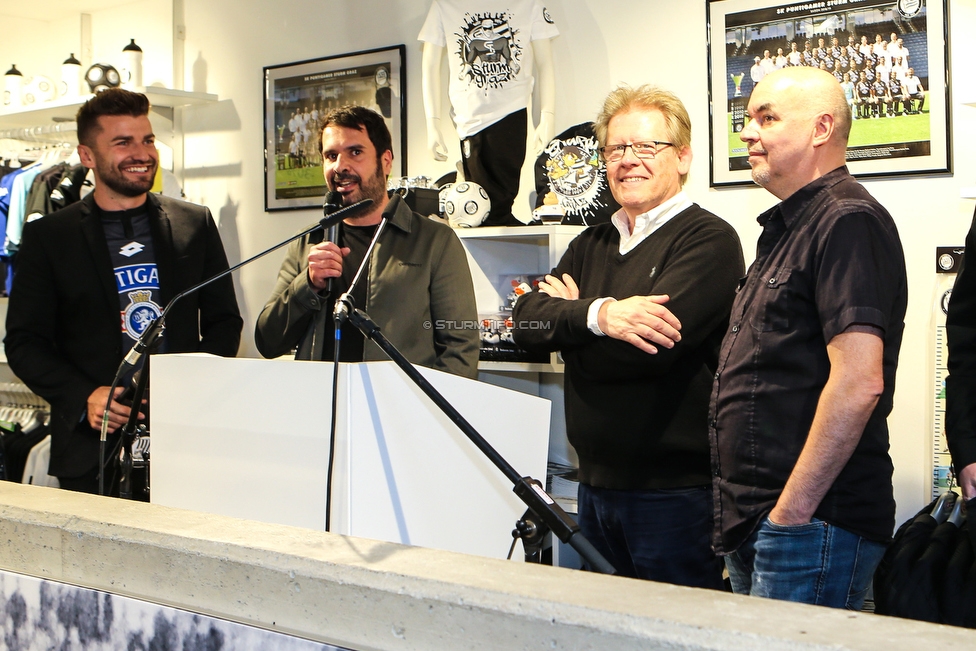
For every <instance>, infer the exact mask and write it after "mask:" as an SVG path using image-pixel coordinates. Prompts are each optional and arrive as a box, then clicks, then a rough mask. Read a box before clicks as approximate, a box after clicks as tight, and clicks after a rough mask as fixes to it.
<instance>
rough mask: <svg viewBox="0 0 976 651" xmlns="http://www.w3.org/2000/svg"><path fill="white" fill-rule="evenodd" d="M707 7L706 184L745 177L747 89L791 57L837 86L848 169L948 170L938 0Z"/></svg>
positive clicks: (945, 65)
mask: <svg viewBox="0 0 976 651" xmlns="http://www.w3.org/2000/svg"><path fill="white" fill-rule="evenodd" d="M707 16H708V19H707V23H708V25H707V30H708V39H707V42H708V68H709V70H708V73H709V79H708V84H709V105H710V106H709V109H710V123H709V135H710V142H709V145H710V152H709V153H710V163H711V172H710V183H711V185H712V186H713V187H714V186H723V185H739V184H751V183H752V175H751V169H750V167H749V160H748V153H747V149H746V145H745V143H743V142H742V141H741V139H740V137H739V135H740V132H741V131H742V129H743V128H744V127H745V124H746V122H747V120H748V115H747V107H748V104H749V95H750V93H751V92H752V89H753V87H754V86H755V85H756V84H757V83H758V82H759V81H760V80H761V79H762V78H763V77H764V76H765V75H767V74H769V73H770V72H772V71H774V70H777V69H779V68H783V67H790V66H815V67H818V68H821V69H824V70H826V71H827V72H829V73H831V74H833V75H834V77H836V78H837V83H839V84H840V85H841V87H842V88H843V89H844V95H845V97H846V98H847V103H848V106H849V107H850V110H851V116H852V124H851V135H850V139H849V141H848V148H847V166H848V169H849V170H850V171H851V173H852V174H854V175H855V176H858V177H862V178H863V177H877V176H897V175H906V174H939V173H949V172H951V171H952V157H951V151H950V137H949V135H950V126H949V107H950V102H949V84H948V83H947V79H948V74H949V60H948V56H949V55H948V52H949V51H948V33H949V31H948V30H949V25H948V14H947V6H946V0H809V1H806V2H786V3H784V2H770V1H769V0H710V1H709V2H708V3H707Z"/></svg>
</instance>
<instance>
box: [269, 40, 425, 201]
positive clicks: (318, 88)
mask: <svg viewBox="0 0 976 651" xmlns="http://www.w3.org/2000/svg"><path fill="white" fill-rule="evenodd" d="M405 56H406V46H404V45H396V46H393V47H388V48H380V49H376V50H368V51H365V52H354V53H351V54H341V55H337V56H329V57H323V58H321V59H311V60H308V61H299V62H297V63H288V64H283V65H276V66H267V67H265V68H264V174H265V185H264V209H265V210H267V211H273V210H299V209H304V208H314V207H318V206H321V205H322V202H323V200H324V198H325V193H326V187H325V179H324V178H323V176H322V150H321V143H320V140H319V139H320V131H321V129H322V120H323V119H324V118H325V116H326V115H327V114H328V112H329V111H330V110H332V109H334V108H337V107H340V106H345V105H347V104H355V105H357V106H365V107H367V108H371V109H373V110H375V111H376V112H377V113H380V114H381V115H382V116H383V117H384V118H385V120H386V124H387V126H388V127H389V128H390V134H391V135H392V136H393V146H394V148H395V150H396V151H395V152H394V153H395V154H396V155H395V156H394V158H393V172H392V174H393V176H406V173H407V170H406V162H405V161H406V150H407V123H406V107H407V104H406V89H407V80H406V68H405V65H404V63H405V62H404V58H405Z"/></svg>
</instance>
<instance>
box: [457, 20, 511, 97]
mask: <svg viewBox="0 0 976 651" xmlns="http://www.w3.org/2000/svg"><path fill="white" fill-rule="evenodd" d="M518 33H519V30H517V29H514V28H513V27H512V25H511V15H510V14H509V13H508V12H484V13H475V14H470V13H468V14H465V15H464V25H463V26H462V27H461V31H460V33H455V34H454V35H455V36H456V37H457V41H456V42H457V45H458V49H457V51H456V52H455V55H456V56H458V57H459V58H460V60H461V72H460V74H459V76H458V79H461V80H463V79H468V80H469V81H470V82H471V83H473V84H474V85H475V86H477V87H478V88H485V89H488V88H502V87H503V86H504V85H505V84H506V83H507V82H509V81H511V80H512V79H514V78H515V77H516V76H517V75H518V73H519V70H521V61H522V46H521V45H519V43H518V39H516V36H517V35H518Z"/></svg>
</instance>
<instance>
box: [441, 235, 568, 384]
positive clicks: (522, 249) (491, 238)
mask: <svg viewBox="0 0 976 651" xmlns="http://www.w3.org/2000/svg"><path fill="white" fill-rule="evenodd" d="M585 228H586V227H585V226H562V225H558V224H553V225H542V226H514V227H506V226H483V227H480V228H459V229H456V230H455V233H457V235H458V237H459V238H460V239H461V243H462V244H463V245H464V248H465V250H466V251H467V253H468V265H469V266H470V268H471V280H472V281H473V283H474V292H475V300H476V302H477V304H478V313H479V314H490V313H494V312H497V311H498V310H499V308H500V307H501V306H503V305H504V304H505V302H506V300H507V291H506V288H504V287H502V283H503V280H504V279H505V278H506V277H510V276H538V275H541V274H546V273H549V271H550V270H552V268H553V267H555V266H556V263H557V262H559V259H560V258H561V257H562V255H563V253H564V252H565V251H566V248H567V247H568V246H569V243H570V242H572V241H573V239H574V238H575V237H576V236H577V235H579V234H580V233H581V232H583V230H584V229H585ZM478 368H480V369H481V370H482V371H498V372H507V371H516V372H518V371H521V372H535V373H562V370H563V364H562V359H561V358H560V356H559V354H558V353H552V354H551V355H550V359H549V362H548V363H526V362H492V361H484V360H483V361H481V362H480V363H479V364H478Z"/></svg>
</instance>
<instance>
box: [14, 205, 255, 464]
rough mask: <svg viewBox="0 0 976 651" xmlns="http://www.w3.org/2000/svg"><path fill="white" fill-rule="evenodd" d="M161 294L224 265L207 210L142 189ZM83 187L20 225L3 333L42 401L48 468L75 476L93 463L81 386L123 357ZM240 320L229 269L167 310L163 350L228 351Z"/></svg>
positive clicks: (110, 284) (115, 304) (89, 386)
mask: <svg viewBox="0 0 976 651" xmlns="http://www.w3.org/2000/svg"><path fill="white" fill-rule="evenodd" d="M147 206H148V209H149V218H150V227H151V229H152V236H153V248H154V251H155V256H156V265H157V268H158V270H159V285H160V294H161V298H162V303H163V305H165V304H166V303H168V302H169V300H170V299H171V298H172V297H173V296H175V295H176V294H178V293H179V292H181V291H183V290H185V289H187V288H189V287H191V286H193V285H194V284H196V283H198V282H200V281H202V280H204V279H206V278H209V277H210V276H212V275H214V274H216V273H217V272H219V271H221V270H223V269H226V268H227V257H226V255H225V254H224V249H223V245H222V244H221V242H220V235H219V233H218V231H217V226H216V224H215V223H214V221H213V217H211V215H210V211H209V210H208V209H207V208H205V207H203V206H197V205H194V204H190V203H187V202H185V201H179V200H176V199H170V198H168V197H162V196H158V195H154V194H150V195H149V199H148V204H147ZM94 207H95V203H94V197H93V196H92V195H88V196H87V197H86V198H85V199H83V200H82V201H80V202H77V203H74V204H72V205H70V206H68V207H67V208H64V209H63V210H59V211H57V212H55V213H52V214H51V215H48V216H46V217H44V218H42V219H38V220H36V221H33V222H30V223H28V224H25V225H24V232H23V237H22V240H21V246H20V250H19V251H18V253H17V257H16V267H15V268H16V275H15V277H14V282H13V286H12V288H11V292H10V301H9V303H8V309H7V336H6V338H5V339H4V344H5V346H6V353H7V361H8V363H9V364H10V368H11V370H13V372H14V373H15V374H16V375H17V377H18V378H20V379H21V380H22V381H23V382H24V383H25V384H27V386H28V387H30V389H31V390H32V391H34V393H36V394H38V395H39V396H41V397H43V398H44V399H45V400H47V401H48V402H49V403H51V464H50V470H49V472H50V474H51V475H54V476H59V477H77V476H80V475H82V474H84V473H86V472H88V471H89V470H91V469H92V468H94V467H95V466H97V464H98V432H97V431H96V430H93V429H92V428H91V427H89V426H88V423H87V419H86V417H85V414H86V405H87V401H88V396H89V395H90V394H91V392H92V391H94V390H95V389H96V388H98V387H99V386H108V385H110V384H111V383H112V380H113V378H114V377H115V373H116V371H117V370H118V367H119V364H120V362H121V361H122V355H123V353H122V339H121V329H120V328H121V326H120V315H119V299H118V289H117V287H116V284H115V279H114V275H113V270H112V261H111V257H110V255H109V251H108V245H107V244H106V242H105V233H104V230H103V228H102V224H101V221H100V219H99V217H98V214H97V212H95V211H94V210H93V208H94ZM242 326H243V320H242V319H241V315H240V310H239V309H238V306H237V298H236V296H235V294H234V284H233V281H232V280H231V278H230V276H227V277H225V278H222V279H220V280H219V281H217V282H215V283H213V284H211V285H208V286H207V287H205V288H203V289H202V290H200V291H199V292H196V293H194V294H190V295H188V296H186V297H184V298H182V299H180V301H179V302H178V303H177V304H176V305H175V306H174V307H173V309H172V310H171V311H170V313H169V315H168V316H167V317H166V330H165V334H164V335H163V336H164V340H165V342H166V350H167V351H168V352H196V351H201V352H208V353H213V354H216V355H223V356H233V355H236V354H237V348H238V346H239V344H240V339H241V328H242Z"/></svg>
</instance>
